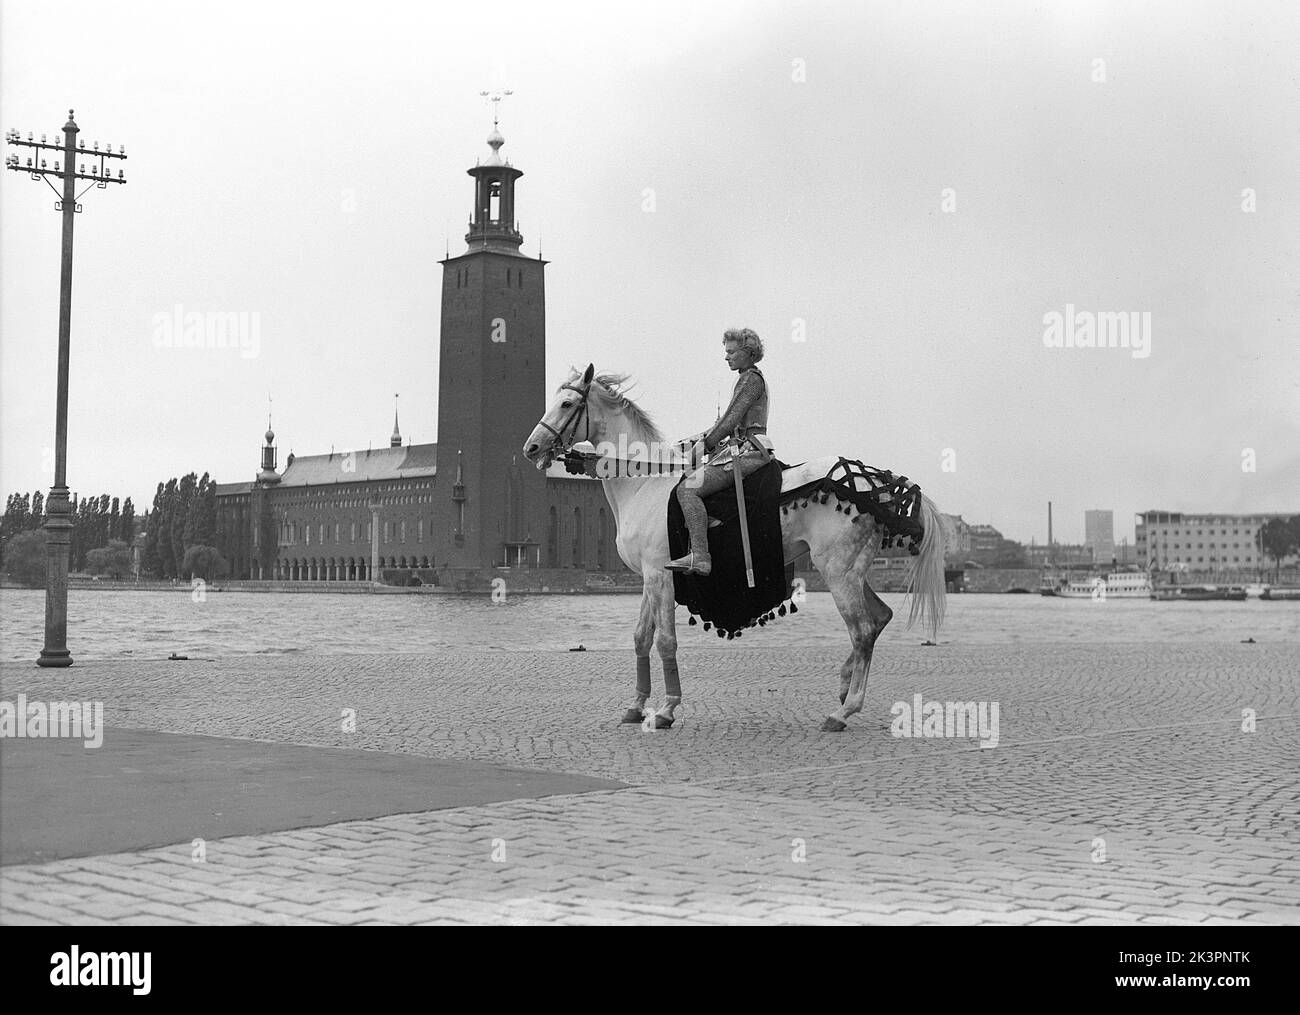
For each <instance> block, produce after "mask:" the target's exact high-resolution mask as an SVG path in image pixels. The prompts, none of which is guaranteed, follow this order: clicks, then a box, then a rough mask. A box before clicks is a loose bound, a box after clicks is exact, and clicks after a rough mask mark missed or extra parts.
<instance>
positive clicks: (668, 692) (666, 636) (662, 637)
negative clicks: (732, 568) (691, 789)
mask: <svg viewBox="0 0 1300 1015" xmlns="http://www.w3.org/2000/svg"><path fill="white" fill-rule="evenodd" d="M655 578H656V586H657V589H656V594H655V600H656V604H655V605H656V613H655V633H654V643H655V649H656V650H657V651H658V652H659V658H660V660H661V661H662V662H663V667H664V704H663V707H662V708H661V709H659V711H658V712H656V713H655V729H657V730H665V729H668V727H670V726H671V725H672V724H673V719H674V718H675V717H674V715H673V712H674V711H675V710H676V708H677V706H678V705H680V704H681V703H682V681H681V676H680V674H679V673H678V672H677V597H676V595H675V594H674V592H673V576H672V575H671V574H669V573H668V572H666V571H660V572H659V574H658V575H656V576H655Z"/></svg>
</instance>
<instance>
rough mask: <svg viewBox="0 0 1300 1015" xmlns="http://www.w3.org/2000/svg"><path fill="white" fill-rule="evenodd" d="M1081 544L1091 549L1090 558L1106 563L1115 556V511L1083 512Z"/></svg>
mask: <svg viewBox="0 0 1300 1015" xmlns="http://www.w3.org/2000/svg"><path fill="white" fill-rule="evenodd" d="M1083 545H1084V546H1086V547H1088V548H1089V549H1091V550H1092V559H1093V560H1094V561H1097V562H1099V563H1107V562H1109V561H1110V560H1111V559H1112V558H1114V556H1115V512H1114V511H1102V510H1094V511H1085V512H1084V513H1083Z"/></svg>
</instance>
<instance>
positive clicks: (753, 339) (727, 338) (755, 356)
mask: <svg viewBox="0 0 1300 1015" xmlns="http://www.w3.org/2000/svg"><path fill="white" fill-rule="evenodd" d="M728 342H735V343H736V344H737V345H739V346H740V347H741V348H742V349H744V350H745V351H746V352H748V353H749V357H750V359H752V360H753V361H754V362H755V363H757V362H758V361H759V360H761V359H762V358H763V340H762V339H761V338H759V337H758V334H757V333H756V332H755V331H754V329H753V328H730V329H728V330H727V331H726V332H725V333H724V334H723V336H722V344H723V345H726V344H727V343H728Z"/></svg>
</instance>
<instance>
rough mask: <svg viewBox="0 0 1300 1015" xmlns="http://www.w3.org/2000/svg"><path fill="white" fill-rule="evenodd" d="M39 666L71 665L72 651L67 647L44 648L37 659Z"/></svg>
mask: <svg viewBox="0 0 1300 1015" xmlns="http://www.w3.org/2000/svg"><path fill="white" fill-rule="evenodd" d="M36 665H37V666H71V665H72V653H71V652H69V651H68V650H67V649H66V648H61V649H60V648H43V649H41V654H40V656H39V657H38V658H37V660H36Z"/></svg>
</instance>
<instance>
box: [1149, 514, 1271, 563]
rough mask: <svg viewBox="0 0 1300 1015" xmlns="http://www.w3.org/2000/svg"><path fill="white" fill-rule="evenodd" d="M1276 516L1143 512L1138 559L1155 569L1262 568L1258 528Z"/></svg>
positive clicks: (1262, 561)
mask: <svg viewBox="0 0 1300 1015" xmlns="http://www.w3.org/2000/svg"><path fill="white" fill-rule="evenodd" d="M1286 517H1287V516H1286V515H1280V514H1251V515H1228V514H1191V513H1187V512H1182V511H1144V512H1142V513H1141V514H1139V515H1138V516H1137V532H1136V538H1135V540H1134V543H1135V545H1136V547H1137V558H1138V563H1140V564H1141V565H1142V566H1143V567H1146V568H1152V569H1158V570H1162V571H1165V570H1182V571H1234V570H1237V569H1239V568H1262V567H1264V566H1266V564H1265V561H1264V560H1263V559H1262V558H1261V555H1260V550H1259V530H1260V528H1262V527H1263V525H1264V524H1265V523H1266V522H1268V520H1269V519H1271V518H1286Z"/></svg>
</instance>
